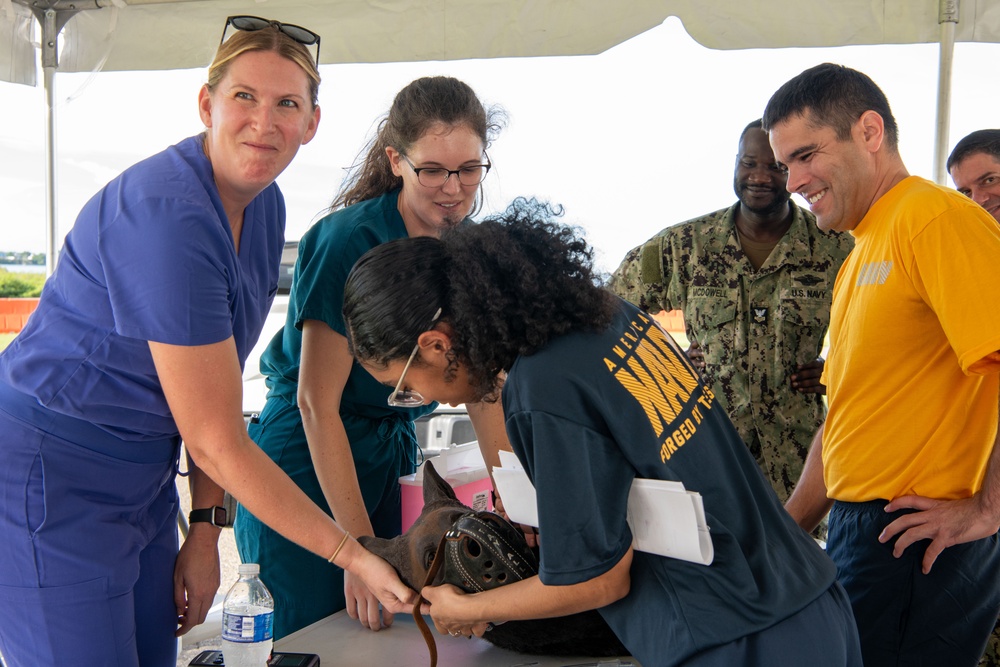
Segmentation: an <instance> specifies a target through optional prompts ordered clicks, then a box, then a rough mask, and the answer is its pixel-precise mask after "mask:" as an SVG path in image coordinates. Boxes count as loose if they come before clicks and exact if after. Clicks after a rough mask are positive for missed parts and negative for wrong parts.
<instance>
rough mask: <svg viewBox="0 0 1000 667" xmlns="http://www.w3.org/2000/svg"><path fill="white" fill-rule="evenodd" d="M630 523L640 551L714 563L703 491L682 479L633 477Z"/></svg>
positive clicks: (695, 561) (629, 499) (704, 563)
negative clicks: (686, 485)
mask: <svg viewBox="0 0 1000 667" xmlns="http://www.w3.org/2000/svg"><path fill="white" fill-rule="evenodd" d="M628 525H629V528H631V529H632V539H633V542H632V546H633V547H634V548H635V549H636V550H637V551H645V552H646V553H652V554H659V555H661V556H667V557H668V558H679V559H680V560H686V561H690V562H692V563H701V564H702V565H711V563H712V560H713V559H714V558H715V548H714V547H713V546H712V536H711V534H710V533H709V531H708V524H707V523H706V522H705V507H704V504H703V502H702V498H701V494H699V493H695V492H694V491H688V490H686V489H685V488H684V485H683V484H681V483H680V482H668V481H663V480H658V479H636V480H633V482H632V489H631V490H630V491H629V494H628Z"/></svg>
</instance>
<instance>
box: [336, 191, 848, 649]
mask: <svg viewBox="0 0 1000 667" xmlns="http://www.w3.org/2000/svg"><path fill="white" fill-rule="evenodd" d="M344 321H345V323H346V325H347V331H348V342H349V344H350V346H351V350H352V353H353V354H354V356H355V358H356V359H357V360H358V361H359V362H360V364H361V365H362V366H363V367H364V368H365V369H366V370H367V371H368V372H369V373H371V374H372V376H373V377H374V378H375V379H376V380H378V381H380V382H382V384H384V385H386V386H389V387H395V389H394V390H393V392H394V396H395V397H397V399H399V400H406V401H409V402H411V403H425V402H428V401H432V400H436V401H442V402H448V403H461V402H470V401H480V400H497V399H498V398H499V399H502V405H503V412H504V416H505V419H506V427H507V433H508V436H509V437H510V441H511V444H512V445H513V448H514V452H515V453H516V454H517V456H518V458H519V459H520V460H521V462H522V464H523V465H524V467H525V470H526V471H527V473H528V476H529V477H530V478H531V480H532V482H533V483H534V485H535V488H536V489H537V492H538V517H539V522H540V525H539V528H540V531H539V534H540V536H541V539H540V546H541V559H540V563H541V566H540V574H539V575H538V576H537V577H532V578H529V579H525V580H523V581H520V582H517V583H513V584H510V585H507V586H503V587H500V588H497V589H493V590H490V591H487V592H485V593H477V594H472V595H465V594H463V593H462V592H461V591H460V590H459V589H457V588H455V587H453V586H449V585H444V586H439V587H429V588H426V589H424V590H423V591H422V594H423V596H424V597H425V598H426V599H427V600H428V601H429V602H430V608H429V609H430V614H431V616H432V617H433V619H434V623H435V625H436V627H437V629H438V630H439V631H440V632H442V633H444V632H449V633H450V634H453V635H454V634H459V633H461V634H464V635H467V636H468V635H472V634H476V635H480V636H481V635H482V633H483V632H485V631H486V630H487V628H488V627H489V625H488V623H490V622H492V623H498V622H504V621H510V620H524V619H531V618H544V617H551V616H562V615H566V614H570V613H575V612H579V611H584V610H587V609H599V610H600V613H601V614H602V615H603V616H604V618H605V619H606V620H607V622H608V624H609V625H610V626H611V628H612V629H613V630H614V631H615V633H616V634H617V635H618V636H619V637H620V638H621V640H622V642H623V643H624V644H625V646H626V647H627V648H628V649H629V651H631V652H632V654H633V655H634V656H635V657H636V658H638V659H639V660H640V661H641V662H642V664H643V665H645V666H646V667H655V666H657V665H698V666H703V665H719V666H721V665H727V666H729V665H802V664H810V665H820V666H827V665H829V666H834V665H836V666H838V667H842V666H845V665H851V666H853V665H860V664H861V662H860V652H859V648H858V639H857V629H856V627H855V625H854V620H853V616H852V614H851V608H850V605H849V603H848V601H847V598H846V596H845V595H844V592H843V589H842V588H841V587H840V586H839V584H837V583H836V582H835V580H834V577H835V570H834V566H833V563H832V562H831V561H830V560H829V559H828V558H827V557H826V556H825V555H824V553H823V552H822V550H821V549H820V548H819V547H818V546H817V545H816V543H815V542H814V541H813V540H812V539H811V538H810V537H809V536H808V535H807V534H806V533H805V532H803V531H802V530H801V529H800V528H799V527H798V526H796V525H795V523H794V522H793V521H792V520H791V518H790V517H789V516H788V514H787V513H786V512H785V510H784V508H782V506H781V504H780V503H779V502H778V499H777V497H776V496H775V495H774V493H773V491H772V490H771V488H770V486H769V485H768V484H767V482H766V481H765V480H764V478H763V477H762V476H761V474H760V471H759V470H758V469H757V467H756V464H755V463H754V461H753V458H752V457H751V456H750V455H749V453H748V452H747V450H746V446H745V445H743V443H742V441H741V440H740V437H739V435H738V434H737V433H736V431H735V429H734V428H733V426H732V424H731V423H730V422H729V420H728V418H727V417H726V415H725V412H724V411H723V409H722V408H721V407H720V406H719V404H718V403H717V402H716V401H715V399H714V396H713V394H712V392H711V391H710V390H709V389H708V388H706V387H705V386H703V385H702V384H701V383H700V382H699V380H698V375H697V373H696V372H695V371H694V369H693V368H692V367H691V365H690V363H689V362H688V361H687V358H686V356H685V354H684V352H683V351H682V350H681V349H680V348H679V347H678V346H677V344H676V343H675V342H674V341H673V340H672V339H671V338H670V336H669V335H668V334H666V333H665V332H664V331H662V330H661V329H660V328H659V327H658V326H657V325H656V324H655V323H654V322H653V321H652V319H651V318H650V317H648V316H647V315H646V314H644V313H643V312H641V311H639V310H638V309H636V308H635V307H634V306H632V305H631V304H628V303H626V302H625V301H623V300H620V299H618V298H617V297H615V296H613V295H611V294H610V292H607V291H605V290H604V289H603V288H602V287H601V286H600V285H599V284H598V280H597V277H596V276H595V274H594V271H593V269H592V266H591V251H590V249H589V247H588V246H587V244H586V243H585V242H584V241H583V240H582V239H581V238H580V237H579V236H578V235H577V233H576V232H575V231H574V230H573V229H572V228H569V227H566V226H563V225H560V224H558V223H557V222H556V221H554V220H553V211H552V210H551V209H550V208H548V207H546V206H544V205H540V204H538V203H536V202H533V201H525V200H518V201H516V202H515V203H514V204H513V205H512V206H511V207H510V208H509V209H508V210H507V211H506V212H505V213H504V214H503V215H500V216H497V217H494V218H490V219H488V220H486V221H484V222H482V223H480V224H476V225H467V226H462V227H458V228H455V229H453V230H449V231H448V232H446V233H445V234H443V235H442V236H441V238H440V239H434V238H414V239H401V240H398V241H393V242H391V243H387V244H384V245H382V246H379V247H378V248H376V249H374V250H372V251H371V252H369V253H367V254H366V255H365V256H364V257H362V258H361V259H360V260H359V261H358V263H357V264H356V265H355V267H354V269H353V270H352V272H351V275H350V276H349V278H348V280H347V283H346V286H345V289H344ZM635 478H651V479H659V480H674V481H681V482H683V483H684V484H685V486H686V487H687V488H688V489H691V490H693V491H697V492H699V493H700V494H701V495H702V497H703V499H704V505H705V511H706V514H707V520H708V524H709V527H710V530H711V535H712V540H713V544H714V549H715V559H714V561H713V562H712V564H711V565H709V566H704V565H699V564H694V563H690V562H686V561H681V560H676V559H672V558H666V557H663V556H659V555H655V554H650V553H643V552H638V551H636V552H633V549H632V533H631V531H630V529H629V526H628V524H627V522H626V504H627V501H628V495H629V489H630V487H631V484H632V481H633V480H634V479H635Z"/></svg>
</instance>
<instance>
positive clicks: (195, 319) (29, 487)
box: [0, 16, 415, 667]
mask: <svg viewBox="0 0 1000 667" xmlns="http://www.w3.org/2000/svg"><path fill="white" fill-rule="evenodd" d="M230 26H232V27H233V28H235V29H236V30H235V31H232V30H227V31H226V32H228V33H229V39H226V33H224V34H223V43H222V45H221V46H220V47H219V49H218V52H217V54H216V57H215V60H214V61H213V64H212V65H211V66H210V68H209V72H208V83H206V84H205V86H203V87H202V89H201V92H200V94H199V97H198V110H199V114H200V117H201V120H202V122H203V123H204V125H205V128H206V129H205V131H204V132H203V133H201V134H199V135H197V136H194V137H190V138H188V139H185V140H183V141H181V142H180V143H178V144H176V145H175V146H172V147H170V148H168V149H167V150H165V151H163V152H162V153H159V154H157V155H154V156H153V157H150V158H148V159H146V160H144V161H142V162H140V163H138V164H137V165H135V166H133V167H131V168H129V169H128V170H126V171H125V172H124V173H122V174H121V175H120V176H118V177H117V178H115V179H114V180H112V181H111V182H110V183H109V184H108V185H107V186H105V187H104V188H103V189H102V190H101V191H100V192H99V193H98V194H97V195H95V196H94V197H93V198H92V199H91V200H90V201H89V202H88V203H87V204H86V205H85V206H84V207H83V209H82V211H81V212H80V215H79V216H78V218H77V220H76V224H75V225H74V226H73V229H72V230H71V231H70V232H69V234H68V235H67V236H66V239H65V243H64V246H63V250H62V253H61V256H60V260H59V264H58V268H57V270H56V271H55V273H54V274H53V275H52V277H51V278H49V280H48V281H47V283H46V285H45V289H44V290H43V293H42V297H41V300H40V303H39V305H38V308H37V310H36V311H35V313H34V314H33V315H32V317H31V318H30V320H29V321H28V324H27V326H26V327H25V329H24V331H22V332H21V334H20V335H19V336H18V337H17V338H16V339H15V340H14V341H13V342H12V343H11V344H10V345H9V346H8V347H7V349H6V350H4V352H3V353H2V354H0V460H2V461H3V466H2V468H3V472H2V473H0V654H2V655H3V658H4V660H6V664H7V665H9V666H10V667H14V666H15V665H17V666H21V665H25V666H27V665H60V666H62V665H119V666H138V665H142V667H174V666H175V665H176V660H177V658H176V651H177V640H176V637H177V636H178V635H182V634H184V633H185V632H187V631H188V630H190V629H191V628H192V627H193V626H195V625H197V624H198V623H201V622H202V621H204V620H205V617H206V614H207V612H208V610H209V608H210V607H211V605H212V600H213V598H214V596H215V593H216V591H217V590H218V588H219V558H218V549H217V544H218V539H219V533H220V528H219V527H217V525H213V524H215V523H217V522H219V519H217V518H215V517H216V516H217V514H218V512H217V511H213V509H212V508H213V507H215V508H216V510H218V509H221V508H218V507H216V506H219V505H222V499H223V491H222V489H223V488H225V489H228V490H229V491H230V492H231V493H232V494H233V495H234V496H235V497H236V498H239V499H240V500H241V501H242V502H243V503H244V504H245V506H246V507H247V508H249V509H250V510H251V511H253V512H255V513H256V514H257V516H260V517H261V518H262V519H263V520H264V521H267V522H268V523H270V524H271V525H273V526H274V527H275V529H276V530H279V531H281V532H282V534H284V535H286V536H287V537H288V538H289V539H291V540H293V541H295V542H296V543H298V544H301V545H302V547H304V548H305V549H308V550H310V551H312V552H314V553H317V554H320V555H321V556H322V557H323V558H324V559H326V558H330V559H331V560H332V561H333V562H334V563H336V564H338V565H340V566H342V567H348V568H350V569H351V571H352V572H353V573H355V574H356V575H358V576H360V577H362V578H363V579H364V580H365V581H366V582H368V584H369V585H370V586H371V587H372V588H373V589H374V590H376V591H377V593H376V594H377V595H378V596H379V597H380V599H381V600H382V602H383V603H384V604H386V605H387V606H388V608H390V609H392V610H403V609H405V608H406V607H405V606H404V604H403V601H406V602H410V603H412V598H413V596H414V595H415V593H414V592H413V591H411V590H410V589H408V588H407V587H406V586H404V585H403V584H402V583H401V582H400V581H399V578H398V577H397V576H396V574H395V572H394V571H393V570H392V568H391V567H389V565H388V564H387V563H385V561H383V560H381V559H379V558H377V557H375V556H374V555H372V554H370V553H369V552H367V551H365V550H364V549H363V548H361V547H360V545H358V543H357V542H356V541H354V540H351V539H350V536H349V535H348V534H347V532H346V531H344V530H343V529H342V528H340V527H339V526H337V524H336V523H335V522H334V521H332V520H331V519H330V517H328V516H327V515H325V514H324V513H323V512H322V511H321V510H320V509H319V508H318V507H316V505H315V504H314V503H312V502H311V501H310V500H309V499H308V498H307V497H306V496H305V495H304V494H303V493H302V492H301V491H300V490H299V489H298V488H297V487H296V486H295V485H294V484H293V483H292V482H291V480H289V479H288V477H287V476H286V475H285V474H283V473H282V472H281V470H280V469H279V468H278V467H277V466H276V465H274V463H273V462H271V460H270V459H268V458H267V457H266V456H264V455H263V454H262V453H261V451H260V449H259V448H258V447H257V446H256V445H254V444H253V442H251V441H250V439H249V437H248V436H247V433H246V428H245V426H244V422H243V414H242V403H241V397H242V379H241V376H242V365H243V363H244V361H245V359H246V357H247V355H248V354H249V352H250V350H251V349H252V348H253V346H254V343H255V342H256V340H257V337H258V336H259V335H260V331H261V328H262V327H263V324H264V319H265V317H266V316H267V312H268V310H269V309H270V306H271V301H272V298H273V296H274V294H275V292H276V289H277V282H278V269H279V263H280V258H281V251H282V246H283V244H284V228H285V206H284V199H283V198H282V195H281V192H280V190H279V189H278V187H277V185H275V183H274V179H275V178H276V177H277V176H278V174H280V173H281V172H282V171H283V170H284V169H285V167H286V166H288V164H289V163H290V162H291V160H292V158H293V157H294V156H295V154H296V152H297V151H298V149H299V147H300V146H301V145H303V144H305V143H307V142H308V141H310V140H311V139H312V137H313V135H314V134H315V132H316V128H317V125H318V123H319V119H320V111H319V107H318V106H317V104H316V102H317V93H318V86H319V71H318V69H317V63H316V56H315V55H313V51H314V48H313V47H315V50H316V51H318V48H319V36H318V35H315V34H314V33H312V32H311V31H309V30H307V29H305V28H300V27H297V26H291V25H285V24H281V23H278V22H276V21H270V20H267V19H259V18H256V17H246V16H243V17H232V18H231V19H229V21H228V22H227V28H229V27H230ZM181 437H183V439H184V443H185V446H186V449H187V452H188V455H189V456H188V458H189V461H188V466H187V467H188V469H189V471H190V477H189V483H190V486H191V498H192V504H193V507H194V508H195V512H193V513H192V525H191V530H190V532H189V534H188V536H187V538H186V539H185V540H184V544H183V546H181V547H180V549H179V551H178V535H177V524H176V521H177V511H178V500H177V489H176V485H175V473H176V470H177V465H178V456H179V452H180V438H181ZM204 514H207V518H206V519H202V515H204ZM330 567H331V568H332V567H333V565H331V566H330Z"/></svg>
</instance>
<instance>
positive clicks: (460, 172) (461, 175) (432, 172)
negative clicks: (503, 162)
mask: <svg viewBox="0 0 1000 667" xmlns="http://www.w3.org/2000/svg"><path fill="white" fill-rule="evenodd" d="M401 155H402V154H401ZM403 159H404V160H406V164H408V165H410V169H412V170H413V173H414V174H416V175H417V182H418V183H420V185H422V186H424V187H426V188H440V187H441V186H442V185H444V184H445V183H447V182H448V179H449V178H451V175H452V174H455V176H457V177H458V182H459V183H461V184H462V185H469V186H472V185H479V184H480V183H482V182H483V180H485V179H486V174H488V173H490V167H492V166H493V165H492V164H490V158H489V156H488V155H487V156H486V164H470V165H468V166H466V167H459V168H458V169H445V168H444V167H418V166H416V165H414V164H413V163H412V162H410V158H408V157H406V156H405V155H403Z"/></svg>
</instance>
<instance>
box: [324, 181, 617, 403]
mask: <svg viewBox="0 0 1000 667" xmlns="http://www.w3.org/2000/svg"><path fill="white" fill-rule="evenodd" d="M561 214H562V211H561V209H557V208H553V207H551V206H550V205H548V204H545V203H540V202H538V201H536V200H534V199H524V198H519V199H517V200H515V201H514V202H513V203H512V204H511V205H510V206H509V207H508V208H507V210H506V211H505V212H503V213H502V214H498V215H495V216H491V217H489V218H487V219H485V220H483V221H482V222H481V223H478V224H467V225H459V226H458V227H455V228H453V229H450V230H448V231H446V232H445V233H444V234H442V236H441V238H440V239H435V238H431V237H415V238H404V239H397V240H395V241H390V242H389V243H384V244H382V245H380V246H377V247H376V248H373V249H372V250H370V251H368V252H367V253H365V255H364V256H362V257H361V259H359V260H358V262H357V263H356V264H355V265H354V268H353V269H352V271H351V274H350V276H348V278H347V283H346V285H345V287H344V322H345V323H346V324H347V339H348V345H349V346H350V350H351V353H352V354H353V355H354V356H355V358H357V359H358V360H359V361H363V362H365V363H369V364H374V365H378V366H383V367H384V366H385V365H386V364H388V363H389V362H390V361H393V360H396V359H405V358H406V357H408V356H409V354H410V353H411V351H412V349H413V345H414V343H415V341H416V340H417V338H418V337H419V336H420V334H421V333H423V332H424V331H427V330H428V328H429V327H430V326H431V324H432V320H433V318H434V314H435V312H436V311H437V309H438V308H440V309H441V316H440V321H444V322H447V323H448V324H449V325H450V326H451V327H452V329H453V331H454V335H453V336H452V350H451V353H452V354H453V355H454V356H453V358H452V362H453V363H459V362H460V363H462V364H464V365H465V366H466V369H467V371H468V373H469V377H470V381H471V383H472V384H473V386H474V387H475V389H476V390H477V394H478V395H480V396H482V397H483V399H484V400H496V398H497V395H498V391H497V390H498V389H499V387H500V386H501V384H502V379H501V377H502V376H501V373H502V372H505V371H508V370H509V369H510V367H511V365H512V364H513V363H514V360H515V359H517V357H518V356H521V355H530V354H533V353H534V352H536V351H538V350H539V349H540V348H542V347H543V346H544V345H545V344H546V343H548V342H549V341H550V340H552V339H554V338H556V337H558V336H561V335H563V334H566V333H569V332H571V331H578V330H602V329H604V328H605V327H607V326H608V324H610V322H611V317H612V315H613V313H614V309H615V306H616V303H617V299H616V298H615V297H614V296H613V295H612V294H611V293H610V292H608V291H607V290H605V289H604V288H603V287H602V286H601V285H600V283H599V280H598V277H597V274H596V273H595V272H594V269H593V265H592V260H593V255H592V251H591V248H590V246H589V245H588V244H587V243H586V241H585V240H584V239H583V238H582V236H581V233H580V230H578V229H577V228H574V227H570V226H567V225H565V224H561V223H559V222H557V221H556V220H555V218H556V217H558V216H560V215H561ZM414 363H419V356H418V360H416V361H414Z"/></svg>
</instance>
